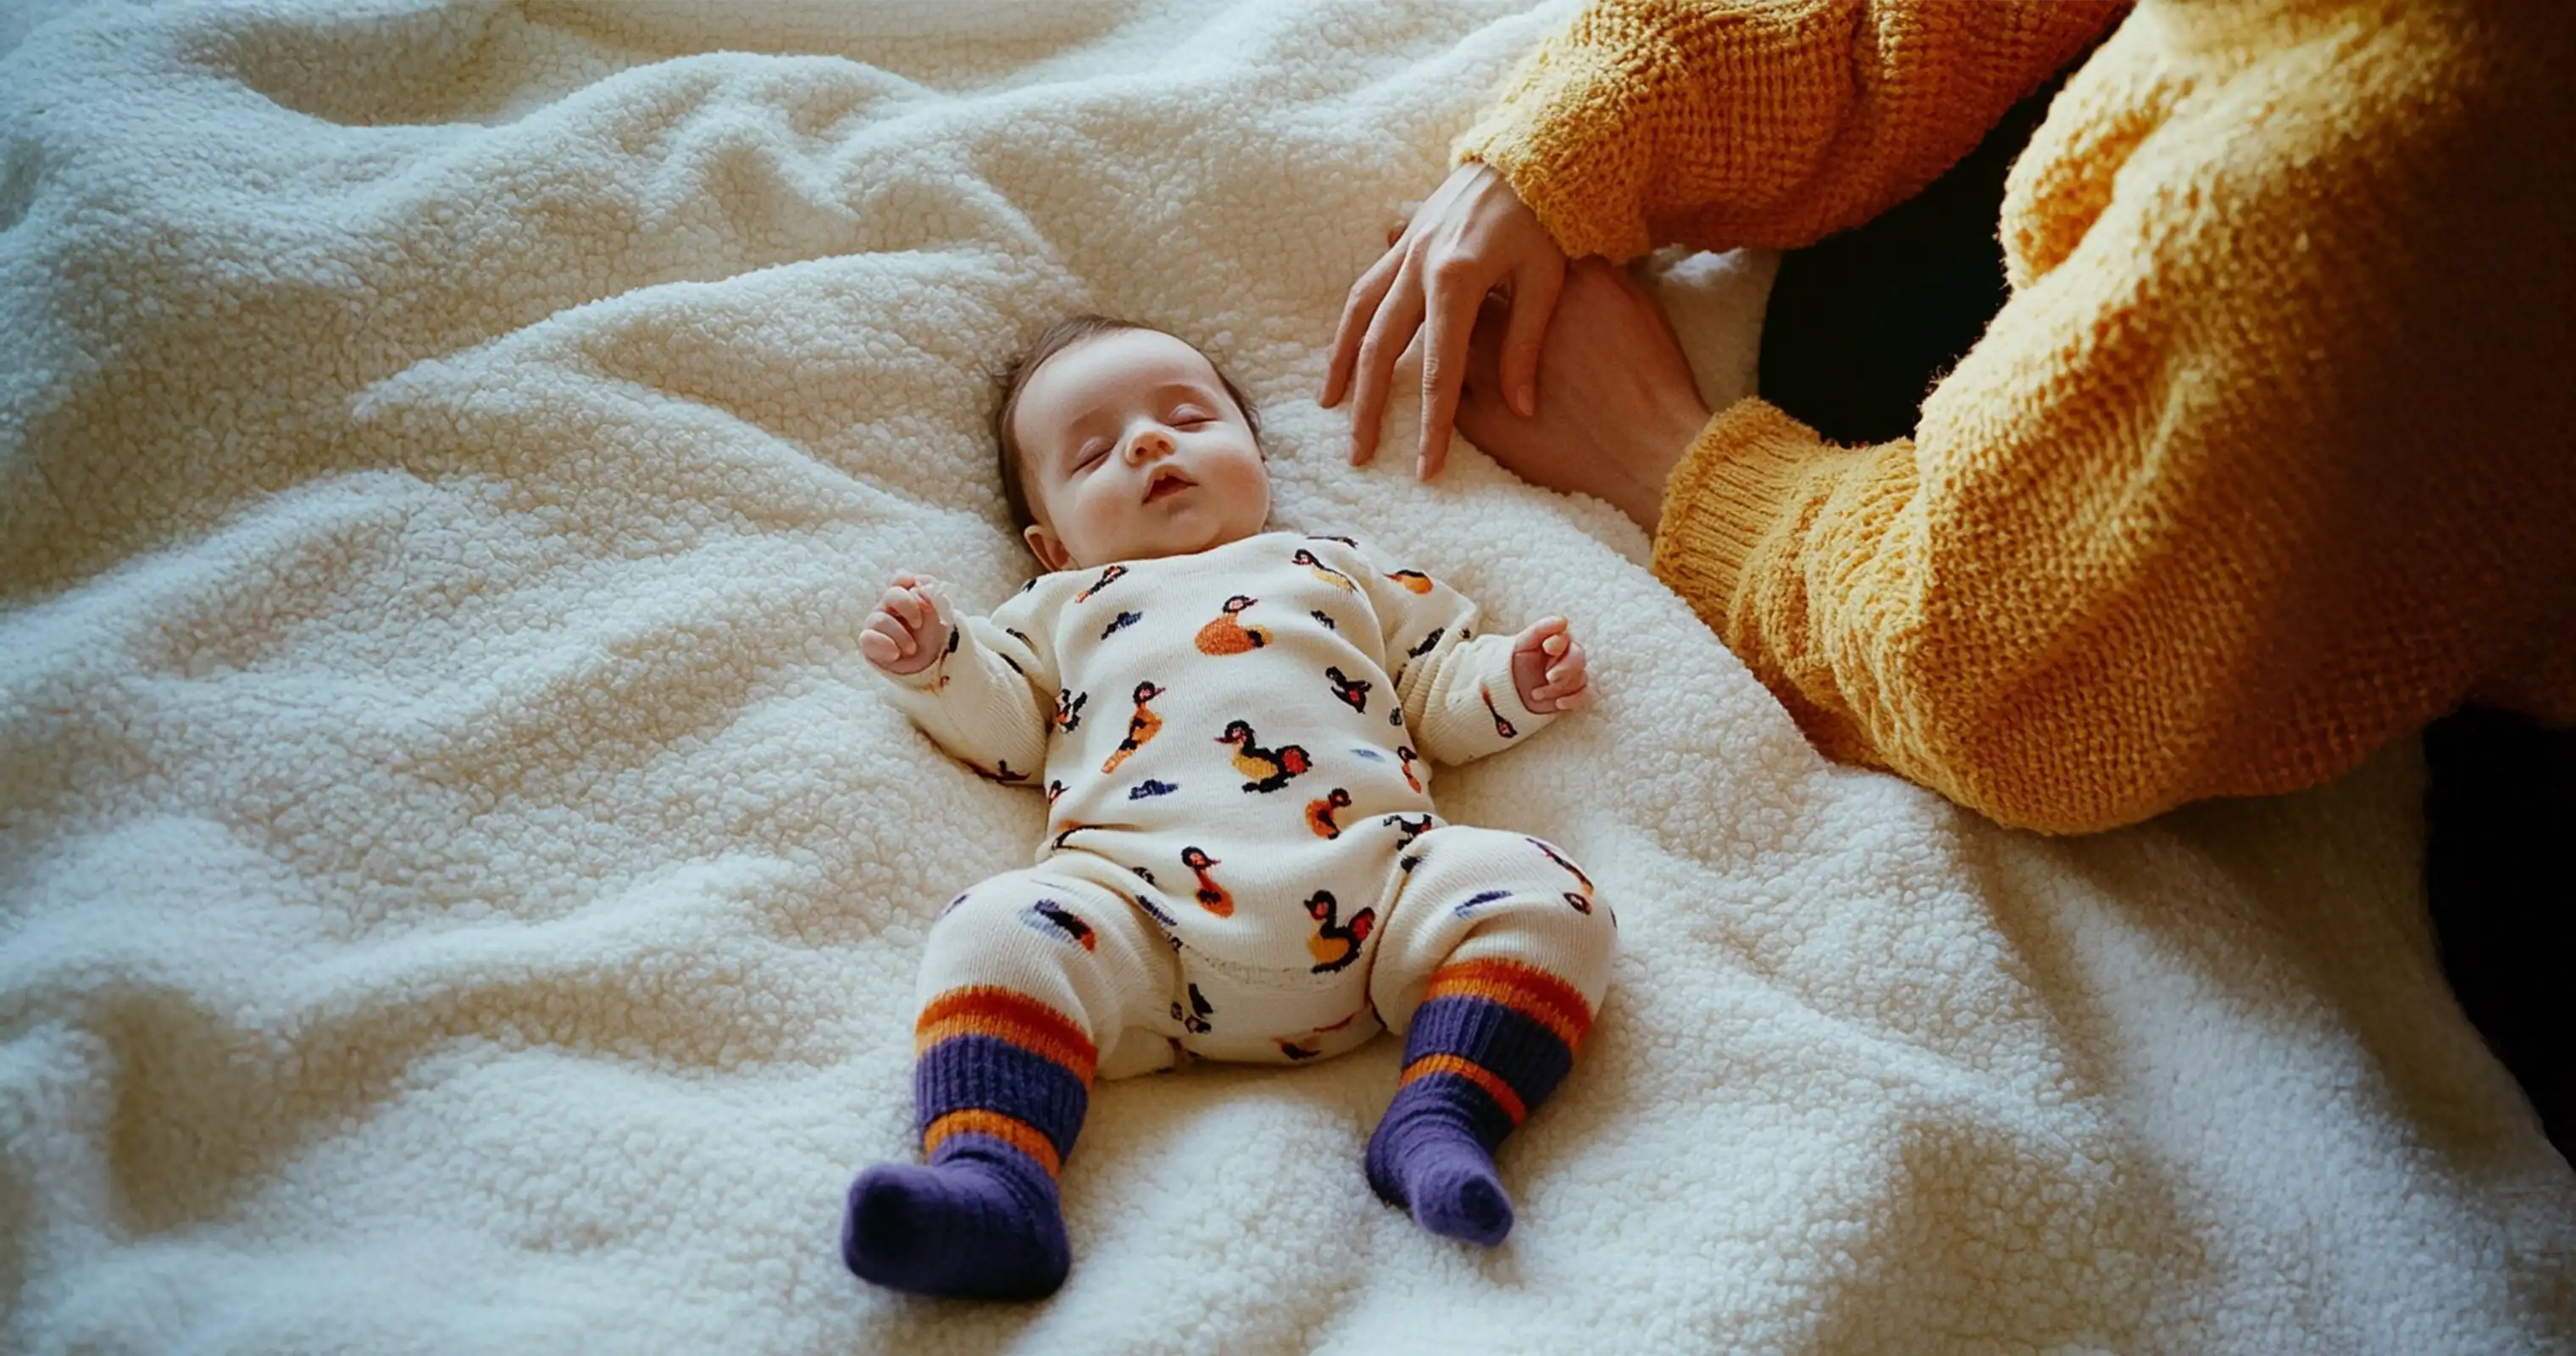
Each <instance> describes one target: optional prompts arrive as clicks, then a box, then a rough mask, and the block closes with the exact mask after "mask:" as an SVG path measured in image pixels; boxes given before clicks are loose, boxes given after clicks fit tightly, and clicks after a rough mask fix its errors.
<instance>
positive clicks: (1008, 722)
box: [842, 317, 1613, 1299]
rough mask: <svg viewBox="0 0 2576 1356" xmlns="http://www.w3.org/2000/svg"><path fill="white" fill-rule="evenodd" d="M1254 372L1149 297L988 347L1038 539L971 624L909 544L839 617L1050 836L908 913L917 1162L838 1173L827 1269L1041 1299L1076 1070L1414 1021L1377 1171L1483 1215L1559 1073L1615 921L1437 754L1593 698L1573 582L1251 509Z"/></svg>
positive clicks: (1459, 1213)
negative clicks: (1016, 350)
mask: <svg viewBox="0 0 2576 1356" xmlns="http://www.w3.org/2000/svg"><path fill="white" fill-rule="evenodd" d="M1254 420H1255V414H1254V411H1253V409H1252V407H1251V405H1250V404H1249V403H1248V402H1247V401H1246V400H1245V399H1244V398H1243V396H1242V395H1241V393H1240V392H1239V391H1237V390H1236V389H1235V387H1234V385H1233V383H1232V382H1231V381H1229V380H1227V379H1226V377H1225V376H1224V375H1223V374H1222V373H1220V372H1219V371H1218V370H1217V369H1216V367H1215V366H1214V365H1213V364H1212V363H1210V362H1209V360H1208V359H1207V358H1206V357H1204V356H1203V355H1201V354H1200V353H1199V352H1198V350H1196V349H1194V348H1192V347H1191V346H1190V345H1188V344H1186V343H1183V342H1182V341H1180V340H1179V339H1175V338H1173V337H1172V336H1170V335H1168V334H1164V333H1162V332H1160V331H1157V330H1152V329H1146V328H1143V327H1141V326H1134V325H1127V324H1123V323H1120V322H1115V321H1108V320H1101V319H1097V318H1091V317H1083V318H1077V319H1074V320H1069V321H1065V322H1062V323H1059V324H1058V325H1057V326H1055V327H1054V328H1053V329H1051V330H1050V331H1048V332H1047V334H1046V335H1045V336H1043V337H1041V338H1040V340H1039V341H1038V343H1037V344H1036V346H1035V347H1034V348H1033V349H1032V350H1031V351H1030V352H1029V354H1028V355H1027V356H1026V357H1025V358H1023V359H1022V360H1021V361H1020V363H1019V364H1018V365H1017V366H1016V367H1015V368H1014V370H1013V371H1012V373H1011V375H1010V378H1009V382H1008V391H1007V395H1006V398H1005V399H1004V401H1003V404H1002V407H1001V411H1000V414H999V416H998V417H997V419H996V433H997V435H998V440H999V443H1000V447H1001V467H1002V485H1003V490H1004V495H1005V497H1006V498H1007V499H1008V501H1009V503H1010V506H1011V509H1012V512H1013V513H1014V515H1015V516H1016V517H1017V518H1018V519H1019V521H1020V525H1021V527H1022V530H1023V533H1024V535H1025V537H1026V539H1027V541H1028V545H1029V549H1030V550H1031V551H1032V552H1034V553H1035V554H1036V556H1037V558H1038V560H1039V562H1040V563H1042V564H1043V565H1044V566H1045V567H1046V569H1047V571H1048V573H1046V574H1044V575H1042V576H1040V577H1038V578H1037V579H1034V580H1032V581H1031V582H1030V583H1029V584H1027V585H1026V586H1025V587H1023V588H1022V589H1021V590H1020V592H1019V594H1018V595H1017V596H1016V597H1014V598H1012V599H1010V600H1009V601H1008V602H1006V603H1004V604H1003V605H1002V606H1001V607H999V608H997V609H995V610H994V613H993V615H992V616H991V617H990V618H989V619H985V618H968V619H966V620H965V622H964V623H963V624H962V625H961V624H960V623H959V622H958V621H957V620H956V619H955V617H954V616H953V615H952V613H951V611H950V607H949V603H948V600H947V599H946V598H944V597H943V596H942V595H941V592H940V589H939V586H938V585H937V583H936V582H935V581H933V580H930V579H926V578H922V577H920V576H917V575H909V574H905V575H897V576H896V577H895V579H894V583H893V587H892V588H890V589H888V590H887V591H886V594H885V597H884V598H883V600H882V601H881V602H880V604H879V607H878V610H877V611H876V613H874V614H873V615H871V616H870V617H869V619H868V626H867V630H866V631H865V632H864V633H863V634H862V635H861V637H860V642H861V647H862V649H863V651H864V652H865V654H866V656H867V658H868V660H869V661H870V663H871V664H873V665H874V666H875V668H876V669H877V671H878V672H879V673H880V674H881V675H882V676H883V677H884V678H885V680H886V681H887V683H888V685H889V686H890V687H891V689H892V691H893V694H894V699H895V701H896V703H897V704H898V705H899V706H901V707H902V708H903V710H904V711H905V712H906V713H908V714H909V715H910V716H911V717H912V718H913V719H914V720H915V721H916V722H918V723H919V724H920V726H921V727H922V729H923V730H924V731H925V732H927V733H928V734H929V735H930V737H931V738H932V739H934V740H936V741H938V743H939V744H940V745H941V746H942V747H944V748H946V749H947V750H948V751H949V752H950V753H952V754H954V755H955V756H957V757H958V758H960V759H962V760H964V761H965V762H967V763H968V764H969V765H971V766H972V767H974V769H975V770H976V771H977V772H978V773H980V774H982V775H983V776H985V777H988V778H990V779H992V780H995V781H999V782H1007V783H1026V784H1029V785H1031V786H1033V787H1042V788H1043V790H1044V792H1045V795H1046V802H1047V807H1048V822H1047V827H1046V837H1045V841H1044V843H1043V844H1042V845H1041V846H1040V848H1039V849H1038V862H1037V865H1035V866H1033V867H1030V868H1029V869H1027V870H1022V871H1012V872H1007V873H1005V874H1002V875H999V876H995V877H992V878H991V879H989V880H985V881H982V882H980V883H978V884H976V885H975V886H974V887H973V888H971V889H969V890H967V891H966V893H964V894H962V895H959V896H958V897H957V898H956V899H955V900H953V901H951V902H950V903H949V905H948V907H947V909H946V911H945V912H943V913H942V914H941V915H940V916H939V919H938V921H937V923H935V924H934V925H933V926H932V928H931V930H930V937H929V944H928V948H927V954H926V955H925V956H924V957H923V961H922V975H921V984H920V992H921V996H922V1004H921V1011H920V1016H919V1018H918V1020H917V1021H916V1023H915V1025H914V1034H913V1040H914V1049H915V1052H916V1055H917V1059H918V1062H917V1064H916V1066H915V1072H914V1094H915V1097H916V1099H917V1104H918V1116H919V1123H920V1129H921V1145H922V1153H923V1156H924V1158H925V1160H926V1162H925V1163H923V1164H921V1165H914V1164H908V1163H906V1164H894V1163H884V1164H879V1165H877V1166H875V1167H871V1168H869V1169H867V1170H866V1171H865V1172H862V1173H860V1174H859V1177H858V1180H857V1181H856V1182H855V1183H854V1184H852V1186H851V1188H850V1196H849V1210H848V1215H847V1217H846V1218H845V1220H844V1221H843V1228H842V1253H843V1256H844V1257H845V1258H846V1259H847V1260H848V1262H849V1265H850V1269H851V1270H852V1271H855V1272H857V1273H858V1274H859V1275H860V1276H862V1277H865V1278H866V1279H868V1280H871V1281H874V1282H877V1283H878V1284H880V1285H886V1286H891V1287H894V1288H896V1289H900V1290H908V1291H915V1292H919V1293H923V1294H933V1295H951V1296H966V1297H980V1298H995V1299H1004V1298H1035V1297H1038V1296H1042V1295H1046V1294H1050V1293H1052V1292H1053V1291H1054V1290H1055V1289H1056V1287H1057V1286H1058V1285H1060V1284H1062V1282H1063V1280H1064V1276H1065V1272H1066V1270H1067V1268H1068V1266H1069V1265H1070V1256H1069V1250H1068V1247H1067V1244H1066V1236H1065V1228H1064V1218H1063V1214H1062V1209H1061V1205H1060V1199H1059V1197H1058V1194H1057V1189H1056V1178H1057V1174H1058V1173H1059V1172H1061V1171H1062V1169H1063V1166H1064V1161H1065V1158H1066V1155H1067V1154H1069V1153H1070V1152H1071V1151H1072V1149H1073V1143H1074V1139H1075V1136H1076V1135H1077V1134H1078V1133H1079V1132H1080V1130H1081V1128H1082V1120H1083V1114H1084V1112H1085V1110H1086V1109H1087V1108H1088V1106H1089V1102H1090V1089H1091V1084H1092V1080H1093V1079H1095V1078H1120V1077H1125V1076H1128V1075H1132V1074H1138V1073H1144V1072H1148V1071H1151V1070H1156V1069H1163V1068H1167V1067H1170V1066H1171V1065H1173V1064H1175V1063H1177V1062H1180V1061H1182V1060H1185V1059H1193V1058H1204V1059H1221V1060H1236V1061H1246V1062H1256V1063H1259V1062H1267V1063H1281V1064H1293V1063H1300V1062H1304V1061H1309V1060H1317V1059H1324V1058H1328V1057H1330V1056H1333V1055H1338V1054H1341V1053H1343V1052H1344V1051H1347V1050H1350V1049H1352V1048H1354V1047H1356V1046H1358V1045H1360V1044H1362V1043H1363V1042H1365V1041H1367V1040H1369V1039H1370V1038H1371V1037H1372V1036H1374V1035H1376V1034H1377V1032H1378V1031H1379V1030H1380V1029H1381V1028H1383V1029H1387V1030H1392V1031H1399V1032H1402V1033H1404V1041H1405V1046H1404V1063H1403V1073H1402V1081H1401V1084H1400V1087H1399V1089H1398V1091H1397V1093H1396V1096H1395V1100H1394V1102H1393V1103H1392V1104H1391V1105H1390V1106H1388V1108H1387V1110H1386V1114H1385V1116H1384V1118H1383V1119H1381V1120H1380V1121H1379V1122H1378V1126H1377V1129H1376V1131H1375V1133H1373V1134H1372V1135H1370V1137H1369V1143H1368V1150H1367V1154H1366V1159H1365V1162H1366V1167H1367V1172H1368V1180H1369V1184H1370V1186H1372V1187H1373V1188H1375V1189H1376V1191H1377V1193H1378V1194H1379V1195H1380V1196H1382V1197H1384V1198H1385V1199H1386V1200H1388V1201H1390V1202H1392V1203H1394V1204H1396V1205H1399V1206H1403V1207H1405V1208H1407V1209H1409V1210H1410V1211H1411V1212H1412V1215H1413V1218H1414V1219H1415V1220H1416V1221H1418V1222H1420V1223H1421V1224H1422V1226H1423V1227H1425V1228H1428V1229H1430V1230H1432V1231H1433V1232H1435V1233H1439V1234H1443V1235H1446V1236H1448V1237H1451V1238H1458V1239H1464V1240H1468V1241H1471V1242H1475V1243H1481V1244H1488V1245H1490V1244H1494V1243H1498V1242H1500V1241H1501V1240H1502V1238H1503V1236H1504V1235H1505V1234H1506V1233H1507V1232H1508V1231H1509V1230H1510V1229H1511V1226H1512V1207H1511V1200H1510V1198H1509V1197H1508V1196H1506V1195H1505V1194H1504V1191H1503V1188H1502V1184H1501V1182H1500V1181H1499V1180H1498V1179H1497V1177H1496V1175H1495V1172H1494V1162H1493V1152H1494V1149H1495V1146H1496V1145H1497V1144H1499V1143H1500V1142H1501V1140H1502V1138H1503V1137H1504V1136H1505V1135H1506V1134H1508V1133H1510V1131H1511V1130H1512V1128H1513V1127H1514V1126H1517V1125H1518V1124H1520V1122H1521V1121H1522V1119H1523V1118H1525V1117H1526V1116H1528V1115H1529V1113H1530V1112H1531V1111H1532V1110H1533V1109H1535V1108H1536V1107H1537V1106H1538V1105H1539V1103H1540V1102H1541V1101H1543V1100H1545V1099H1546V1097H1547V1095H1548V1093H1549V1092H1550V1091H1552V1090H1553V1089H1554V1088H1555V1087H1556V1085H1557V1082H1558V1080H1560V1079H1562V1078H1563V1077H1564V1076H1565V1073H1566V1070H1567V1068H1568V1067H1569V1065H1570V1064H1571V1063H1572V1060H1573V1057H1574V1052H1575V1049H1576V1048H1577V1047H1578V1046H1579V1045H1581V1044H1582V1041H1583V1035H1584V1032H1585V1030H1586V1029H1587V1028H1589V1027H1590V1026H1591V1024H1592V1015H1593V1010H1594V1006H1595V1005H1596V1004H1597V1003H1598V1002H1599V1001H1600V998H1601V994H1602V990H1603V989H1604V987H1605V986H1606V985H1607V984H1608V981H1609V973H1610V956H1611V948H1612V932H1613V923H1612V920H1611V917H1610V912H1609V909H1608V907H1607V906H1606V905H1598V904H1596V903H1595V902H1594V900H1593V897H1592V884H1591V882H1590V881H1589V880H1588V879H1586V878H1585V876H1584V874H1583V872H1582V870H1581V869H1580V868H1578V867H1577V866H1576V865H1575V864H1574V863H1573V862H1571V861H1569V860H1567V859H1566V857H1565V856H1564V854H1562V853H1560V852H1558V851H1557V850H1556V849H1555V848H1554V847H1552V846H1550V845H1548V844H1547V843H1545V842H1542V841H1540V840H1539V839H1536V838H1532V837H1529V836H1527V835H1524V834H1518V833H1508V832H1503V831H1499V830H1494V829H1484V828H1475V827H1470V826H1467V825H1462V824H1450V823H1446V822H1444V821H1442V820H1441V818H1440V817H1439V816H1438V815H1437V814H1436V813H1434V812H1433V810H1432V803H1431V794H1430V783H1431V768H1430V765H1429V763H1428V762H1426V761H1425V759H1426V758H1428V759H1437V760H1439V761H1442V762H1448V763H1458V762H1463V761H1465V760H1467V759H1471V758H1478V757H1482V756H1484V755H1485V754H1489V753H1493V752H1496V751H1498V750H1500V749H1504V748H1507V747H1509V746H1510V745H1512V744H1514V743H1517V742H1519V741H1520V740H1523V739H1526V738H1528V737H1529V736H1530V735H1531V734H1533V733H1535V732H1536V731H1537V730H1538V728H1539V727H1540V726H1542V725H1544V724H1546V723H1547V722H1548V721H1549V720H1550V719H1552V718H1553V717H1554V716H1555V715H1556V713H1558V712H1562V711H1566V710H1570V709H1572V708H1574V707H1575V706H1577V705H1580V704H1581V703H1582V701H1583V700H1584V696H1585V690H1586V689H1585V678H1584V662H1583V651H1582V648H1581V647H1580V646H1579V645H1576V644H1575V643H1574V641H1573V639H1572V637H1571V635H1570V634H1569V633H1568V630H1567V627H1566V624H1565V622H1564V621H1563V620H1562V619H1560V618H1548V619H1546V620H1544V621H1541V622H1539V623H1538V624H1536V625H1534V626H1532V627H1530V628H1529V629H1527V630H1525V631H1522V632H1521V633H1519V634H1518V635H1511V636H1504V635H1479V634H1477V633H1476V630H1475V625H1476V621H1477V614H1476V607H1475V605H1474V604H1473V603H1471V602H1469V601H1468V600H1467V599H1466V598H1465V597H1464V596H1462V595H1461V594H1459V593H1458V592H1457V591H1456V590H1454V589H1452V588H1450V587H1448V586H1447V585H1445V584H1442V583H1440V582H1439V581H1437V580H1434V579H1432V578H1431V577H1429V576H1428V575H1425V574H1423V573H1421V572H1420V571H1417V570H1408V569H1400V568H1393V567H1392V566H1390V565H1389V564H1387V563H1384V562H1381V561H1380V560H1378V559H1377V558H1376V557H1375V556H1373V555H1372V554H1370V553H1369V552H1368V551H1367V550H1366V549H1364V548H1362V547H1361V546H1360V545H1359V544H1357V543H1355V542H1353V541H1351V540H1349V539H1348V538H1344V537H1330V536H1301V535H1298V534H1295V533H1290V532H1274V531H1264V530H1263V529H1264V528H1265V526H1266V525H1267V523H1268V518H1269V512H1270V485H1269V475H1268V468H1267V466H1266V464H1265V462H1264V459H1263V452H1262V447H1261V442H1260V436H1259V431H1258V428H1257V426H1256V424H1255V422H1254Z"/></svg>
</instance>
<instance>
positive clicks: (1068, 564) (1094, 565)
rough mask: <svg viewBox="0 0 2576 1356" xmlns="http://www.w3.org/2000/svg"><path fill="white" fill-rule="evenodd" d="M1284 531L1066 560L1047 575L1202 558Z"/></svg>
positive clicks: (1268, 529)
mask: <svg viewBox="0 0 2576 1356" xmlns="http://www.w3.org/2000/svg"><path fill="white" fill-rule="evenodd" d="M1286 530H1287V529H1285V528H1281V527H1277V526H1265V527H1263V528H1262V529H1261V530H1260V531H1258V532H1246V533H1243V534H1241V535H1240V536H1233V537H1224V538H1220V539H1218V540H1216V541H1212V542H1209V543H1208V544H1207V545H1205V546H1194V547H1190V548H1189V549H1187V550H1172V551H1153V552H1148V553H1146V554H1144V555H1133V556H1120V557H1118V558H1116V559H1114V560H1075V559H1071V558H1067V559H1066V561H1065V563H1064V568H1062V569H1060V570H1053V571H1050V572H1049V573H1053V574H1071V573H1074V572H1076V571H1080V570H1098V569H1105V568H1107V567H1109V566H1111V565H1133V564H1135V563H1137V562H1138V561H1144V560H1176V559H1178V558H1180V557H1182V556H1203V555H1206V554H1207V553H1208V552H1210V551H1221V550H1224V549H1225V548H1226V547H1229V546H1232V545H1234V544H1235V543H1236V542H1239V541H1250V540H1252V539H1253V538H1255V537H1266V536H1269V535H1270V534H1271V533H1273V532H1282V531H1286ZM1038 563H1039V564H1041V565H1043V564H1045V563H1046V562H1045V561H1039V562H1038Z"/></svg>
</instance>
